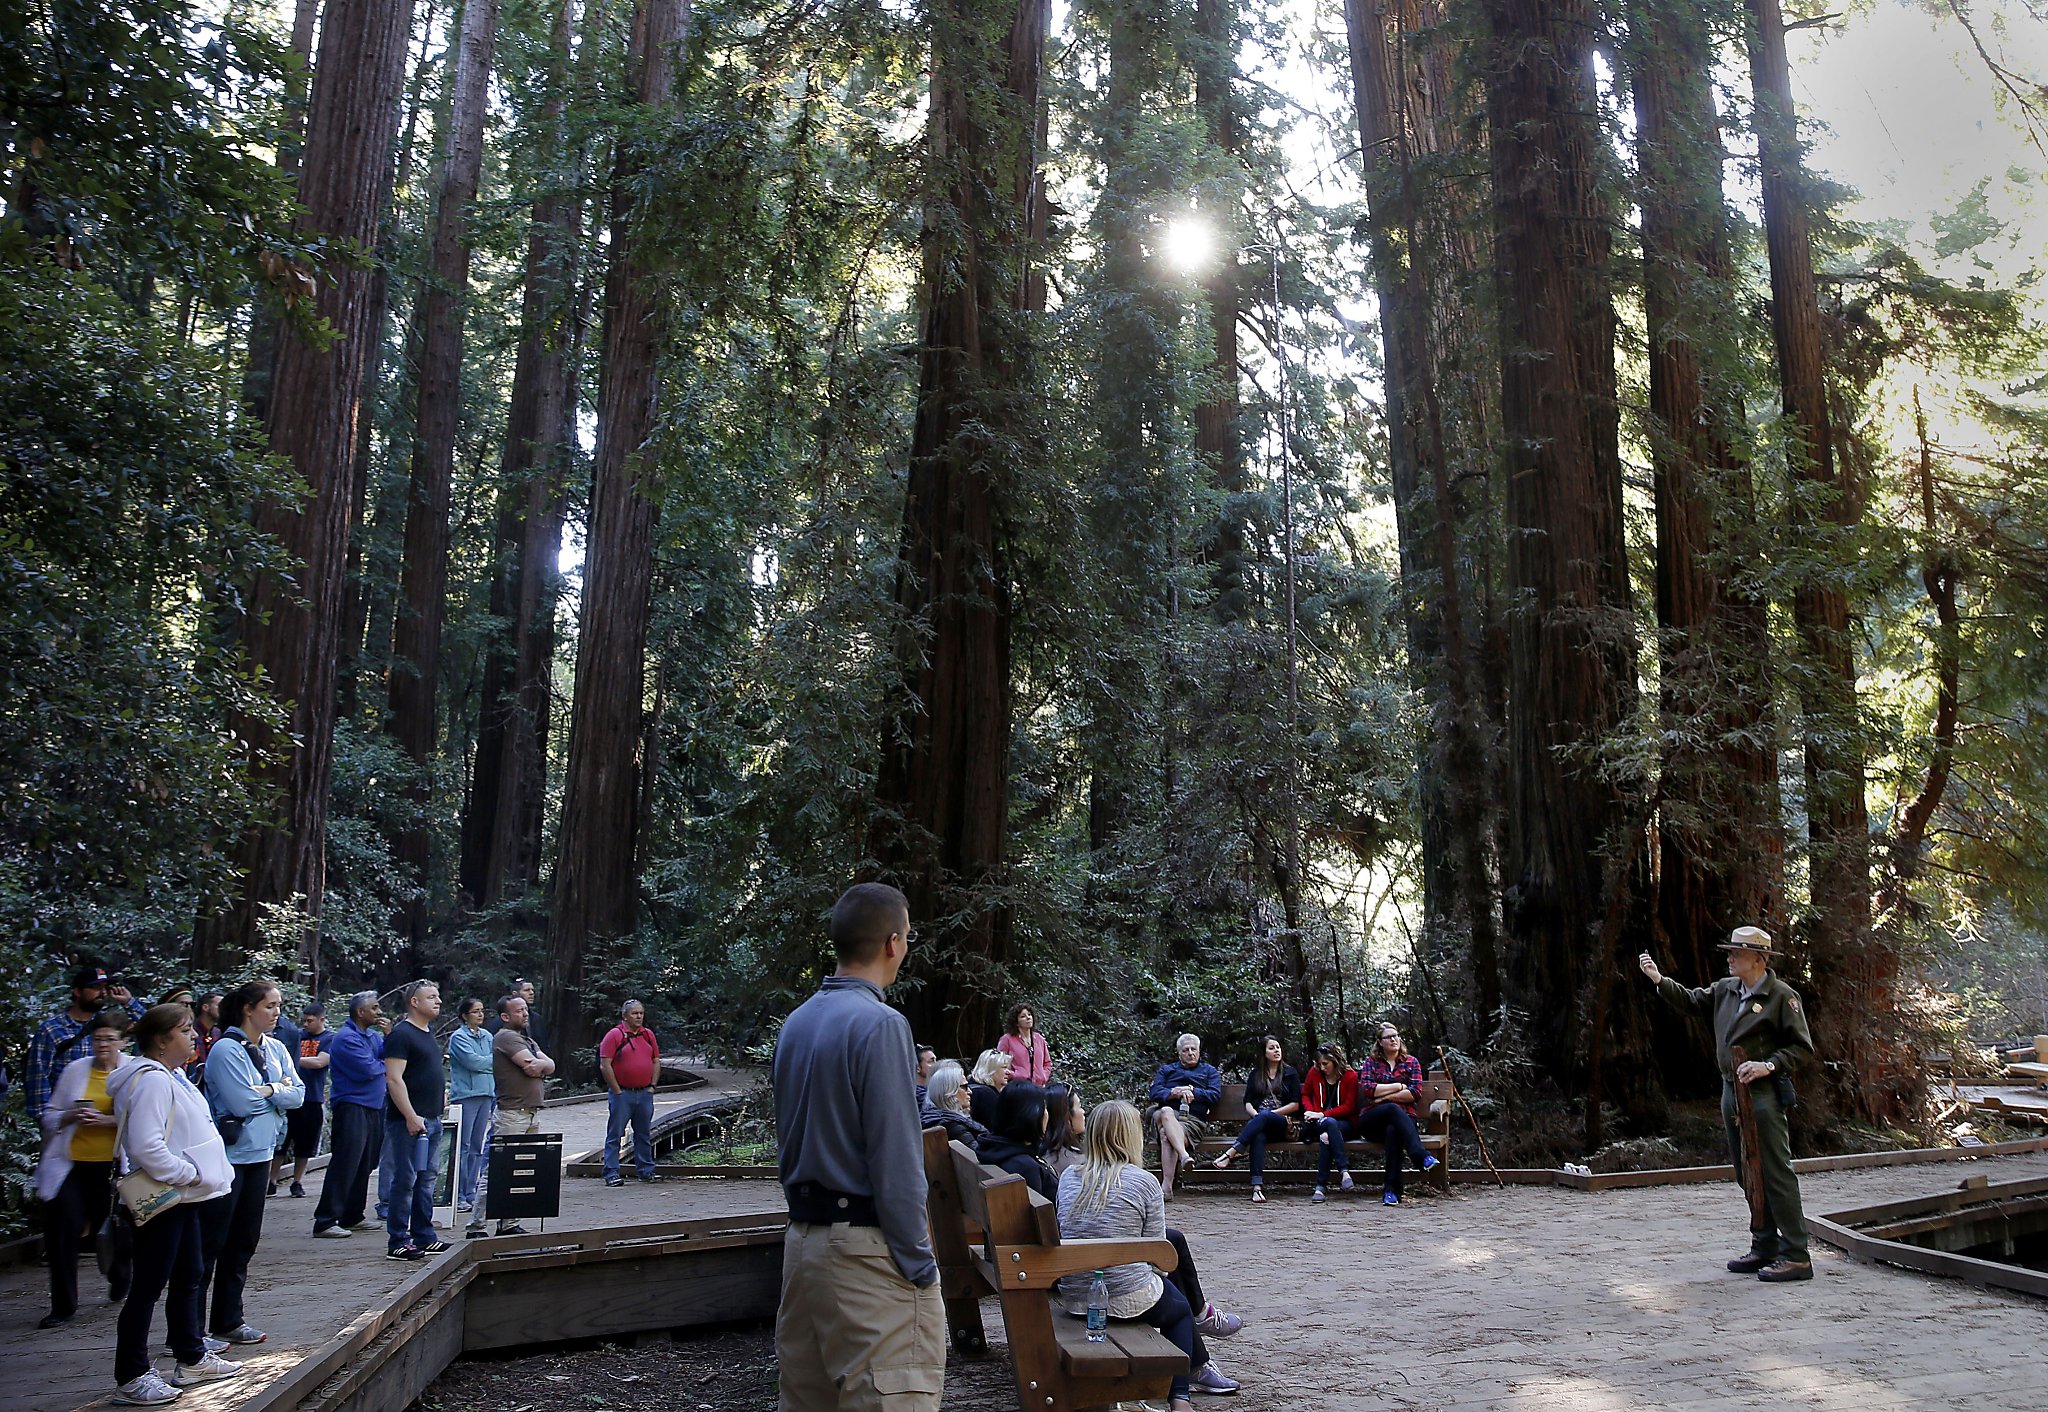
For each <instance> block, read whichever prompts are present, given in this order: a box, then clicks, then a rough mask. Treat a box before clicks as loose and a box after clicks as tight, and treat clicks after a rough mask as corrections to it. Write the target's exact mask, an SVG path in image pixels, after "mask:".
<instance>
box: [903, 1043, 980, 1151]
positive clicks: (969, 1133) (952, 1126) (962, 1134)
mask: <svg viewBox="0 0 2048 1412" xmlns="http://www.w3.org/2000/svg"><path fill="white" fill-rule="evenodd" d="M919 1117H920V1118H921V1119H922V1121H923V1125H924V1126H925V1127H928V1128H944V1129H945V1130H946V1140H947V1141H948V1142H964V1143H966V1144H967V1145H968V1146H969V1147H972V1146H974V1144H975V1143H976V1142H977V1141H979V1140H980V1138H981V1137H982V1135H983V1134H984V1133H986V1132H987V1131H988V1129H987V1128H985V1127H983V1126H982V1125H981V1124H979V1123H977V1122H975V1121H974V1119H972V1118H970V1117H968V1116H967V1075H966V1074H965V1073H963V1072H962V1071H961V1068H960V1066H959V1064H957V1063H956V1062H954V1061H953V1060H951V1059H948V1060H947V1061H946V1062H945V1063H943V1064H941V1065H939V1066H938V1067H937V1068H936V1069H933V1070H932V1072H931V1077H930V1078H929V1079H927V1080H926V1081H925V1088H924V1107H923V1108H922V1109H920V1110H919Z"/></svg>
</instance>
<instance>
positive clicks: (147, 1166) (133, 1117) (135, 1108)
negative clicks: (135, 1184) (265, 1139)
mask: <svg viewBox="0 0 2048 1412" xmlns="http://www.w3.org/2000/svg"><path fill="white" fill-rule="evenodd" d="M107 1092H108V1094H109V1095H110V1096H111V1097H112V1098H113V1100H114V1114H115V1116H116V1117H118V1118H119V1119H120V1120H121V1151H120V1157H121V1162H122V1165H123V1166H124V1167H126V1168H132V1169H134V1170H138V1171H142V1172H147V1173H148V1174H149V1175H150V1176H152V1177H155V1178H156V1179H157V1180H158V1181H160V1182H165V1183H168V1184H169V1185H171V1186H175V1187H182V1188H183V1189H184V1200H185V1201H186V1202H187V1203H196V1202H201V1201H211V1200H213V1199H214V1198H215V1197H218V1196H226V1195H227V1194H228V1192H229V1191H231V1190H233V1188H234V1185H235V1169H234V1168H233V1167H231V1166H229V1165H228V1150H227V1145H226V1144H225V1143H223V1142H222V1141H221V1137H220V1129H218V1128H216V1127H215V1126H214V1125H213V1110H212V1109H210V1108H208V1107H207V1104H206V1097H205V1095H204V1094H202V1093H200V1091H199V1090H198V1089H196V1088H194V1087H193V1086H192V1081H191V1080H190V1079H188V1078H186V1077H185V1076H184V1074H182V1073H173V1072H171V1071H170V1070H169V1069H166V1068H165V1067H164V1066H163V1065H161V1064H159V1063H157V1062H156V1060H154V1059H139V1060H137V1061H136V1062H134V1063H132V1064H124V1065H122V1066H121V1067H120V1068H119V1069H116V1070H115V1071H114V1073H113V1075H112V1077H110V1078H109V1079H108V1080H107Z"/></svg>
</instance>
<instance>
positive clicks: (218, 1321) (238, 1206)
mask: <svg viewBox="0 0 2048 1412" xmlns="http://www.w3.org/2000/svg"><path fill="white" fill-rule="evenodd" d="M269 1185H270V1160H269V1159H268V1158H265V1159H264V1160H263V1161H261V1162H238V1163H236V1164H235V1186H234V1190H232V1191H230V1192H229V1193H228V1194H227V1195H226V1196H223V1197H221V1198H220V1199H219V1200H217V1201H209V1202H207V1203H205V1204H204V1205H203V1206H202V1207H201V1208H200V1209H201V1210H203V1211H204V1212H206V1223H205V1224H206V1247H205V1249H206V1276H205V1280H204V1281H202V1282H201V1286H200V1287H201V1289H202V1291H203V1290H204V1288H205V1285H206V1283H208V1282H210V1283H211V1284H212V1285H213V1317H212V1318H211V1319H210V1320H208V1321H207V1327H209V1328H211V1329H212V1330H213V1332H214V1333H215V1334H217V1335H226V1334H231V1333H233V1332H234V1331H235V1330H236V1329H239V1328H240V1327H242V1324H243V1322H244V1320H243V1318H242V1290H243V1289H244V1288H245V1287H247V1285H248V1283H249V1261H250V1260H251V1259H253V1258H254V1257H255V1254H256V1243H257V1242H258V1241H260V1240H262V1239H263V1196H264V1191H265V1189H266V1188H267V1187H268V1186H269Z"/></svg>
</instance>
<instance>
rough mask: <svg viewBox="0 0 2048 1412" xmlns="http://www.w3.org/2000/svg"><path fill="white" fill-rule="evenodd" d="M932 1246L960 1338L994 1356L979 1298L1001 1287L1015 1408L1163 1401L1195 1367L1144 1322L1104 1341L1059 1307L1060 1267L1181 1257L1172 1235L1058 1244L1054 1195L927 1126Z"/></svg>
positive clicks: (1171, 1262)
mask: <svg viewBox="0 0 2048 1412" xmlns="http://www.w3.org/2000/svg"><path fill="white" fill-rule="evenodd" d="M924 1163H925V1176H926V1178H927V1180H928V1182H929V1185H930V1196H929V1198H928V1209H929V1211H930V1214H931V1227H932V1253H933V1254H934V1256H936V1257H937V1260H938V1264H939V1287H940V1292H941V1293H942V1294H943V1295H944V1297H945V1302H946V1323H947V1326H948V1328H949V1329H950V1331H951V1333H952V1337H953V1346H954V1347H955V1348H956V1349H958V1350H959V1351H960V1352H961V1353H962V1354H963V1355H965V1356H974V1355H975V1354H980V1353H986V1352H987V1351H988V1340H987V1338H986V1336H985V1335H984V1334H983V1332H982V1326H981V1309H980V1301H981V1300H982V1299H984V1298H986V1297H988V1296H990V1295H994V1296H995V1297H996V1298H997V1299H998V1300H999V1301H1000V1302H1001V1307H1002V1311H1003V1329H1004V1331H1005V1332H1006V1333H1007V1334H1008V1335H1009V1340H1010V1363H1011V1367H1012V1369H1013V1372H1014V1375H1015V1377H1016V1382H1017V1406H1018V1408H1019V1412H1075V1409H1080V1408H1085V1407H1102V1406H1107V1405H1109V1404H1112V1403H1116V1402H1121V1401H1124V1400H1126V1399H1131V1400H1137V1399H1143V1398H1153V1399H1163V1398H1165V1397H1166V1395H1167V1393H1168V1392H1169V1391H1170V1390H1171V1389H1172V1385H1173V1380H1174V1378H1175V1377H1177V1376H1181V1375H1183V1374H1185V1373H1186V1372H1187V1371H1188V1360H1187V1355H1186V1354H1184V1353H1182V1352H1181V1351H1180V1350H1179V1349H1178V1348H1176V1347H1174V1346H1173V1344H1172V1343H1170V1342H1169V1341H1168V1340H1167V1339H1166V1337H1165V1336H1164V1335H1162V1334H1161V1333H1160V1332H1159V1331H1158V1330H1157V1329H1154V1328H1152V1327H1151V1326H1150V1325H1147V1324H1134V1323H1129V1322H1125V1321H1118V1322H1114V1323H1112V1324H1110V1326H1109V1337H1108V1339H1106V1340H1105V1341H1104V1342H1102V1343H1090V1342H1089V1341H1088V1329H1087V1326H1086V1324H1085V1323H1084V1322H1083V1321H1082V1320H1079V1319H1076V1318H1074V1317H1072V1316H1071V1315H1069V1314H1067V1313H1066V1312H1065V1311H1063V1310H1061V1311H1056V1310H1055V1309H1054V1308H1053V1306H1052V1297H1051V1295H1052V1287H1053V1284H1054V1282H1055V1281H1057V1280H1058V1279H1059V1278H1060V1276H1062V1275H1075V1274H1086V1273H1088V1272H1089V1271H1091V1270H1099V1269H1103V1268H1105V1267H1107V1266H1110V1265H1128V1264H1132V1263H1134V1262H1136V1261H1140V1260H1143V1261H1146V1262H1148V1263H1150V1264H1152V1265H1155V1266H1157V1267H1158V1268H1159V1269H1160V1270H1162V1271H1165V1270H1171V1269H1173V1267H1174V1266H1175V1264H1177V1263H1178V1257H1177V1256H1176V1255H1175V1254H1174V1249H1173V1246H1172V1245H1170V1244H1168V1243H1167V1242H1166V1241H1164V1240H1061V1239H1060V1226H1059V1219H1058V1217H1057V1215H1056V1214H1055V1213H1054V1211H1053V1207H1052V1203H1051V1202H1049V1201H1047V1200H1046V1199H1045V1198H1044V1197H1042V1196H1040V1195H1039V1194H1038V1193H1037V1192H1035V1191H1033V1190H1032V1189H1031V1187H1030V1185H1029V1184H1028V1183H1026V1182H1025V1180H1024V1179H1023V1178H1022V1177H1019V1176H1016V1175H1014V1174H1012V1173H1009V1172H1005V1171H1002V1170H1000V1169H998V1168H995V1167H985V1166H983V1165H982V1164H981V1163H980V1162H977V1161H976V1160H975V1157H974V1154H973V1153H972V1152H971V1151H969V1150H968V1149H967V1148H966V1146H964V1145H963V1144H961V1143H957V1142H955V1143H949V1142H947V1140H946V1133H945V1130H944V1129H943V1128H927V1129H926V1130H925V1134H924Z"/></svg>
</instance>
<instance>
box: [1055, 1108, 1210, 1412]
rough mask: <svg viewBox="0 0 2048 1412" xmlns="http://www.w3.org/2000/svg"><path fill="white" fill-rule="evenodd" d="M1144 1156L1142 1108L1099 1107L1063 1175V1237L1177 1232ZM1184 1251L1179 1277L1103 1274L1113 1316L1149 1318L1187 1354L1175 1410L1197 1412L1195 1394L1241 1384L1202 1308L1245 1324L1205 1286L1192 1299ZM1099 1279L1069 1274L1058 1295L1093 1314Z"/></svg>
mask: <svg viewBox="0 0 2048 1412" xmlns="http://www.w3.org/2000/svg"><path fill="white" fill-rule="evenodd" d="M1144 1154H1145V1130H1144V1127H1143V1125H1142V1124H1141V1123H1140V1122H1139V1120H1138V1110H1137V1108H1136V1107H1134V1106H1133V1105H1131V1104H1129V1103H1126V1102H1124V1101H1123V1100H1122V1099H1120V1098H1119V1099H1111V1100H1110V1101H1109V1102H1107V1103H1103V1104H1098V1105H1097V1106H1096V1108H1095V1110H1094V1111H1093V1112H1091V1113H1090V1114H1089V1115H1088V1135H1087V1139H1086V1156H1085V1157H1084V1159H1083V1160H1082V1163H1081V1165H1080V1166H1078V1167H1073V1168H1070V1169H1068V1170H1067V1171H1066V1172H1064V1173H1062V1174H1061V1175H1060V1186H1059V1198H1058V1203H1057V1204H1058V1207H1059V1218H1060V1235H1061V1236H1062V1237H1064V1238H1066V1239H1068V1240H1082V1239H1089V1238H1093V1237H1104V1238H1111V1239H1123V1240H1129V1239H1134V1238H1151V1239H1155V1240H1158V1239H1164V1238H1166V1237H1167V1236H1168V1235H1169V1234H1170V1232H1168V1231H1167V1229H1166V1205H1165V1200H1164V1196H1163V1193H1162V1192H1161V1190H1160V1187H1159V1183H1158V1182H1157V1181H1156V1180H1154V1178H1153V1176H1152V1174H1151V1173H1150V1172H1148V1171H1146V1170H1145V1169H1144V1168H1143V1167H1142V1166H1140V1165H1139V1163H1140V1162H1141V1161H1142V1160H1143V1158H1144ZM1176 1249H1177V1251H1178V1250H1180V1247H1178V1246H1177V1247H1176ZM1181 1253H1182V1260H1181V1265H1180V1267H1179V1268H1178V1269H1176V1270H1175V1271H1174V1276H1173V1278H1172V1279H1171V1280H1167V1279H1164V1278H1162V1277H1161V1276H1160V1274H1159V1271H1158V1270H1156V1269H1154V1268H1153V1267H1152V1266H1151V1265H1148V1264H1143V1263H1137V1264H1130V1265H1112V1266H1110V1267H1109V1268H1108V1269H1107V1270H1105V1271H1103V1275H1104V1278H1105V1279H1106V1280H1107V1282H1108V1284H1109V1317H1110V1318H1112V1319H1139V1320H1143V1321H1144V1322H1145V1323H1148V1324H1150V1325H1152V1326H1153V1327H1154V1328H1156V1329H1158V1330H1159V1331H1160V1332H1161V1333H1163V1334H1165V1335H1166V1337H1167V1338H1168V1339H1169V1340H1171V1341H1172V1343H1173V1345H1174V1347H1176V1348H1178V1349H1180V1351H1181V1352H1183V1353H1185V1354H1187V1356H1188V1367H1190V1368H1191V1369H1193V1370H1194V1371H1193V1372H1192V1374H1180V1375H1178V1376H1176V1377H1175V1378H1174V1380H1173V1401H1172V1404H1171V1406H1172V1412H1192V1409H1193V1406H1194V1404H1193V1403H1191V1402H1190V1401H1189V1400H1188V1395H1189V1392H1190V1391H1191V1389H1193V1388H1196V1387H1199V1388H1201V1389H1202V1391H1204V1392H1213V1393H1229V1392H1236V1391H1237V1387H1238V1385H1237V1384H1236V1383H1235V1382H1233V1381H1232V1380H1231V1379H1229V1378H1226V1377H1225V1376H1223V1373H1222V1371H1221V1370H1220V1369H1219V1368H1217V1366H1216V1365H1215V1364H1214V1363H1212V1362H1211V1361H1210V1360H1209V1349H1208V1346H1207V1345H1206V1344H1204V1343H1203V1342H1202V1332H1203V1330H1202V1328H1201V1325H1200V1323H1199V1322H1198V1319H1197V1311H1201V1313H1202V1314H1203V1315H1204V1316H1206V1318H1207V1319H1209V1320H1222V1319H1227V1320H1228V1321H1229V1327H1228V1329H1227V1331H1228V1332H1231V1333H1234V1332H1236V1330H1237V1328H1238V1327H1240V1326H1241V1325H1242V1322H1243V1321H1242V1320H1239V1319H1237V1318H1236V1316H1234V1315H1227V1316H1226V1315H1218V1314H1216V1313H1215V1311H1214V1310H1213V1309H1212V1308H1210V1307H1209V1306H1208V1304H1207V1303H1206V1301H1203V1300H1202V1299H1201V1295H1200V1293H1199V1288H1200V1286H1199V1284H1197V1286H1196V1288H1197V1291H1198V1292H1197V1294H1196V1295H1195V1301H1194V1302H1192V1303H1191V1302H1190V1301H1189V1297H1188V1295H1187V1292H1186V1290H1185V1289H1184V1288H1183V1281H1193V1280H1194V1267H1193V1263H1192V1261H1191V1260H1190V1259H1188V1258H1187V1256H1186V1255H1185V1253H1184V1252H1181ZM1093 1281H1094V1276H1093V1275H1092V1274H1079V1275H1067V1276H1065V1277H1063V1278H1062V1279H1061V1280H1060V1282H1059V1284H1058V1286H1057V1288H1056V1291H1055V1298H1056V1299H1057V1300H1058V1301H1059V1303H1060V1305H1061V1307H1063V1308H1064V1309H1066V1311H1067V1312H1068V1313H1070V1314H1083V1315H1085V1314H1086V1313H1087V1312H1088V1287H1089V1285H1090V1284H1091V1283H1093Z"/></svg>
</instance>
